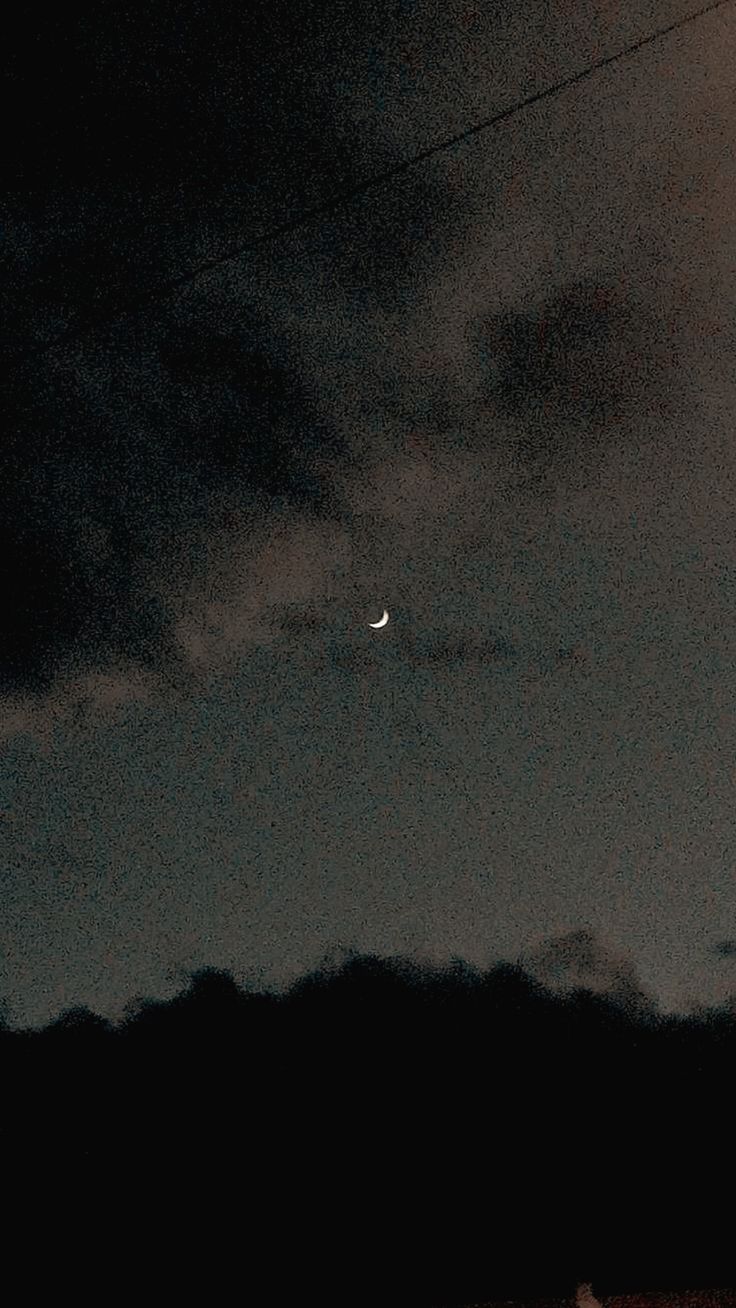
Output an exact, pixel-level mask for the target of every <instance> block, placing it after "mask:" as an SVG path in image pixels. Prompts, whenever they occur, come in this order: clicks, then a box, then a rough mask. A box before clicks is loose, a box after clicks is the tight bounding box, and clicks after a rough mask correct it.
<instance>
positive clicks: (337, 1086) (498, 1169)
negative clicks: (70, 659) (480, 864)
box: [0, 955, 736, 1308]
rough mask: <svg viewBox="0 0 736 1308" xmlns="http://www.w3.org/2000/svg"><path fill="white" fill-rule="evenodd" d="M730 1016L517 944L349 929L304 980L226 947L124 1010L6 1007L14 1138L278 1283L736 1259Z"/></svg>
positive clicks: (316, 1286)
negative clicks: (418, 951) (493, 953)
mask: <svg viewBox="0 0 736 1308" xmlns="http://www.w3.org/2000/svg"><path fill="white" fill-rule="evenodd" d="M735 1036H736V1020H735V1019H734V1015H733V1013H732V1012H729V1011H725V1010H723V1011H714V1012H711V1013H709V1014H707V1015H703V1017H702V1018H701V1019H699V1020H695V1019H692V1018H674V1017H671V1018H663V1017H661V1016H659V1015H658V1014H657V1013H656V1012H655V1011H654V1010H647V1011H644V1010H643V1009H642V1010H639V1011H634V1010H627V1008H626V1007H624V1005H623V1004H621V1003H616V1002H614V1001H613V1000H610V999H606V998H603V997H601V996H600V995H593V994H592V993H589V992H586V991H580V992H578V993H576V994H574V995H573V996H572V997H570V998H567V999H566V998H562V997H560V996H558V995H555V994H554V993H552V992H551V991H548V990H545V989H544V988H543V987H542V986H541V985H540V984H538V983H537V982H535V981H534V980H533V979H532V978H531V977H530V976H528V975H526V974H525V973H524V972H523V971H522V970H520V969H519V968H515V967H509V966H505V965H504V966H496V967H493V968H490V969H489V970H487V971H486V972H484V973H480V972H476V971H474V970H473V969H472V968H469V967H468V966H467V965H462V964H458V963H455V964H453V965H451V966H449V967H447V968H437V969H432V968H429V967H421V966H419V965H417V964H414V963H409V962H406V961H401V960H380V959H378V958H376V957H372V956H358V955H352V956H349V957H347V958H346V959H343V960H342V962H340V963H338V964H332V965H328V964H325V965H324V966H323V967H321V968H318V969H316V970H315V971H314V972H313V973H311V974H310V975H308V976H305V977H303V978H301V979H300V980H299V981H298V982H297V983H296V984H294V985H293V986H292V987H291V989H290V990H289V991H288V992H286V993H284V994H270V993H256V992H254V991H252V990H249V989H247V988H244V987H241V986H239V985H238V984H237V983H236V982H235V981H234V979H233V978H232V977H231V976H230V975H229V974H228V973H226V972H222V971H216V970H214V969H206V970H204V971H202V972H199V973H197V974H195V975H194V976H193V977H192V978H191V981H190V984H189V985H188V987H187V989H186V990H185V991H184V992H183V993H182V994H180V995H178V996H176V997H175V998H174V999H172V1000H171V1001H168V1002H161V1001H157V1002H152V1001H141V1002H140V1003H138V1004H137V1005H135V1006H133V1007H131V1008H130V1009H129V1011H128V1014H127V1016H126V1018H125V1020H124V1021H123V1022H122V1023H121V1024H120V1025H119V1026H117V1027H113V1026H111V1025H110V1024H108V1023H106V1022H104V1021H102V1020H101V1019H99V1018H96V1017H95V1016H94V1014H91V1013H89V1012H88V1011H86V1010H74V1011H73V1012H71V1013H67V1014H65V1015H64V1017H63V1018H61V1019H60V1020H58V1021H56V1022H54V1023H53V1024H52V1025H51V1026H49V1027H47V1028H45V1029H44V1030H42V1031H38V1032H21V1031H12V1030H8V1029H7V1028H5V1029H3V1030H2V1031H0V1044H1V1045H2V1048H3V1050H4V1052H5V1059H4V1062H5V1066H6V1077H5V1081H6V1086H7V1087H9V1088H10V1098H11V1101H12V1104H11V1107H10V1109H9V1110H8V1111H9V1114H10V1117H11V1118H12V1120H13V1122H14V1129H13V1132H12V1148H11V1149H10V1151H9V1157H10V1158H11V1160H12V1157H14V1156H15V1157H16V1158H17V1160H18V1162H22V1164H23V1165H24V1166H28V1165H30V1166H32V1167H33V1168H34V1169H35V1173H36V1175H39V1174H42V1173H44V1172H45V1171H47V1170H48V1171H49V1172H54V1171H55V1172H56V1173H57V1174H63V1175H64V1176H66V1177H67V1178H73V1177H76V1178H77V1179H79V1178H82V1180H83V1182H84V1186H85V1187H86V1190H85V1193H86V1194H87V1196H88V1198H89V1196H91V1195H93V1194H97V1195H99V1194H101V1193H102V1194H104V1193H106V1191H107V1190H108V1189H109V1188H111V1189H112V1190H113V1191H114V1192H115V1194H116V1195H117V1196H118V1198H120V1196H121V1195H124V1196H125V1202H126V1203H127V1204H129V1205H130V1206H131V1210H133V1209H135V1211H136V1212H139V1211H141V1208H140V1205H143V1208H144V1209H145V1208H146V1207H147V1205H148V1204H151V1203H152V1202H153V1199H152V1196H154V1195H155V1205H156V1212H157V1213H158V1218H157V1220H158V1221H160V1222H161V1223H162V1224H163V1225H162V1228H161V1229H162V1232H163V1229H164V1227H165V1226H166V1222H167V1221H168V1220H172V1221H173V1220H174V1219H173V1218H172V1217H171V1214H172V1213H175V1214H176V1219H175V1226H176V1229H177V1231H178V1235H177V1239H178V1240H181V1239H182V1238H183V1237H182V1231H183V1230H186V1231H189V1229H190V1226H191V1237H189V1236H187V1239H189V1238H191V1240H192V1241H195V1242H196V1245H197V1247H199V1248H204V1247H205V1246H208V1242H209V1241H211V1240H214V1239H216V1240H218V1241H220V1242H223V1248H224V1247H225V1246H228V1247H230V1246H229V1245H228V1241H229V1240H230V1239H231V1238H232V1239H233V1240H234V1241H235V1243H234V1245H233V1246H232V1247H231V1249H230V1254H228V1255H227V1258H229V1257H231V1256H232V1258H233V1259H234V1260H235V1262H236V1263H237V1275H238V1276H239V1278H240V1280H239V1285H240V1286H241V1288H242V1290H243V1293H244V1294H245V1295H252V1301H253V1302H258V1303H274V1304H276V1303H287V1302H289V1298H290V1296H291V1295H296V1294H298V1295H299V1296H301V1295H305V1296H310V1297H315V1298H316V1299H317V1300H318V1301H319V1302H320V1303H325V1304H328V1303H329V1304H331V1303H338V1302H340V1303H350V1304H355V1303H364V1302H365V1303H369V1302H371V1303H380V1304H381V1305H383V1304H390V1303H396V1304H399V1303H400V1304H402V1305H410V1304H412V1305H416V1306H417V1308H418V1306H419V1305H427V1308H428V1306H429V1305H430V1304H433V1303H437V1304H448V1305H451V1304H453V1303H457V1304H459V1303H462V1302H469V1301H476V1302H477V1301H478V1300H480V1299H481V1298H484V1297H485V1298H488V1297H490V1296H492V1295H496V1296H500V1295H511V1294H517V1295H518V1294H522V1293H524V1294H534V1293H536V1294H569V1293H570V1292H571V1288H572V1287H573V1286H574V1285H575V1283H576V1281H578V1280H579V1279H580V1277H581V1275H585V1276H590V1277H592V1278H593V1279H595V1277H596V1276H598V1277H599V1278H603V1279H605V1278H608V1283H609V1284H612V1285H613V1288H618V1289H619V1290H623V1289H626V1288H634V1289H636V1288H637V1287H642V1288H643V1287H646V1286H647V1285H649V1286H655V1287H656V1286H663V1287H666V1286H668V1285H669V1286H671V1287H672V1288H673V1289H674V1288H675V1287H676V1286H678V1285H680V1286H686V1285H690V1286H692V1285H698V1284H700V1285H708V1284H710V1285H718V1284H721V1285H723V1284H728V1283H729V1281H732V1280H733V1255H732V1253H731V1252H730V1250H731V1243H730V1241H729V1240H728V1238H727V1232H728V1226H729V1220H728V1205H724V1201H723V1199H722V1197H721V1181H722V1177H723V1175H724V1167H727V1165H728V1164H729V1163H730V1164H732V1162H733V1134H734V1128H733V1112H732V1106H731V1104H730V1100H731V1090H732V1081H733V1055H734V1049H735V1048H736V1040H735V1038H734V1037H735ZM9 1165H10V1164H9ZM70 1183H71V1181H70ZM182 1195H186V1203H185V1204H184V1207H183V1208H182ZM167 1214H168V1217H167ZM167 1229H168V1228H167ZM236 1232H237V1234H236ZM225 1233H229V1234H227V1235H226V1234H225ZM159 1238H160V1248H159V1250H158V1253H156V1250H155V1249H154V1255H155V1257H158V1256H160V1257H163V1256H164V1254H163V1250H164V1245H165V1239H164V1235H163V1233H162V1234H161V1235H160V1237H157V1239H159ZM154 1243H155V1241H154ZM218 1247H219V1246H218ZM275 1249H277V1250H278V1251H279V1252H278V1253H275V1252H274V1250H275ZM222 1257H223V1258H225V1257H226V1256H225V1254H224V1253H223V1254H222ZM226 1261H227V1259H226ZM218 1267H219V1264H218ZM170 1274H171V1275H172V1276H175V1271H174V1270H171V1269H170ZM203 1274H204V1273H203ZM167 1275H168V1273H167ZM192 1276H194V1270H193V1269H192ZM187 1284H189V1281H187ZM203 1284H204V1283H203ZM191 1285H192V1286H193V1285H194V1280H192V1281H191ZM203 1293H205V1291H204V1290H203ZM210 1293H214V1291H210ZM246 1301H247V1300H246Z"/></svg>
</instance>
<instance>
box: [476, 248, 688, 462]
mask: <svg viewBox="0 0 736 1308" xmlns="http://www.w3.org/2000/svg"><path fill="white" fill-rule="evenodd" d="M469 335H470V338H471V340H473V341H474V342H475V347H474V348H475V349H476V350H477V352H478V354H477V357H478V361H479V366H480V367H481V369H482V370H483V371H484V372H485V383H484V385H482V392H483V393H484V394H485V397H486V399H487V401H488V403H490V404H492V406H493V409H494V411H495V412H497V413H498V414H499V415H501V416H503V417H504V418H506V419H507V420H511V421H516V422H517V423H519V422H520V423H521V429H522V433H523V434H522V435H521V436H520V437H519V439H518V442H517V447H516V458H517V460H518V464H519V467H520V468H521V469H522V470H523V471H524V473H525V475H526V477H528V478H530V479H531V480H532V481H534V480H538V479H542V480H544V479H545V478H547V477H548V476H550V475H553V476H556V477H557V476H559V474H560V473H561V472H562V471H572V470H574V469H575V467H576V465H577V464H578V463H579V461H580V460H581V458H582V459H583V460H585V465H586V466H588V460H589V459H590V458H591V457H593V458H595V457H600V451H601V449H602V448H603V449H605V448H606V444H602V443H609V442H610V441H612V440H615V441H620V440H622V439H626V433H627V430H628V428H629V427H630V425H631V424H632V421H633V422H634V423H635V434H636V439H637V441H638V442H641V441H642V439H643V438H644V436H645V434H646V430H645V427H644V426H643V425H642V422H641V414H642V410H644V411H646V410H647V409H649V410H656V412H657V414H658V417H659V418H660V419H661V416H662V411H663V410H664V411H667V410H670V411H672V412H674V408H675V403H674V401H675V393H680V387H681V382H680V381H679V380H678V371H679V368H680V364H681V358H680V351H679V349H678V346H677V342H676V339H675V337H674V334H673V333H672V332H671V331H669V330H668V325H667V324H666V322H664V321H663V320H662V317H661V310H660V309H659V308H658V306H656V305H655V304H653V303H651V304H648V303H647V301H646V296H645V297H644V298H642V295H641V291H640V290H639V289H637V288H635V287H633V286H632V287H630V286H628V285H627V283H626V281H624V280H623V278H622V279H619V280H616V281H614V280H612V279H611V277H610V274H609V273H607V272H604V271H602V272H601V276H600V279H598V280H595V279H593V278H590V279H586V280H580V281H571V282H570V283H569V284H568V285H566V286H564V287H561V288H559V289H557V290H555V291H554V293H552V294H548V295H546V296H545V297H544V298H543V299H539V300H538V302H537V303H536V304H535V305H534V306H533V307H532V308H530V309H528V310H525V311H523V312H520V311H518V310H515V309H505V310H504V311H503V312H501V313H495V314H493V315H491V316H490V318H486V317H484V316H482V317H480V318H479V320H478V322H477V323H476V324H473V325H472V327H471V329H470V332H469ZM673 388H674V391H673Z"/></svg>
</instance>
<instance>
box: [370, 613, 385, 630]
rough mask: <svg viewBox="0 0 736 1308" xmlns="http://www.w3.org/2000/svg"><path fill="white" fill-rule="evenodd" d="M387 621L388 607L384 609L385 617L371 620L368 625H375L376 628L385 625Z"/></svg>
mask: <svg viewBox="0 0 736 1308" xmlns="http://www.w3.org/2000/svg"><path fill="white" fill-rule="evenodd" d="M387 622H388V609H384V610H383V617H382V618H381V620H380V622H369V623H368V626H369V627H373V628H374V629H375V628H376V627H385V626H386V623H387Z"/></svg>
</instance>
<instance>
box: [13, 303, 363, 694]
mask: <svg viewBox="0 0 736 1308" xmlns="http://www.w3.org/2000/svg"><path fill="white" fill-rule="evenodd" d="M239 319H240V320H239V321H238V322H237V323H236V324H235V325H233V326H231V327H229V328H224V327H223V326H222V325H219V326H218V325H216V324H214V325H213V324H212V323H211V322H210V320H209V317H208V315H207V313H206V312H202V313H201V316H199V317H198V315H197V313H196V311H195V312H193V313H189V314H186V313H185V312H183V311H179V312H178V313H175V314H173V315H172V314H167V313H165V312H164V313H163V314H162V315H160V316H159V317H158V318H157V319H156V321H155V322H154V323H151V322H150V320H149V322H148V323H147V328H148V330H149V331H150V333H151V339H152V342H153V344H152V345H151V346H150V347H149V348H148V349H146V350H145V351H144V352H143V355H142V356H139V354H138V353H137V351H136V347H135V339H134V335H133V337H131V334H130V330H129V329H127V328H123V329H120V330H119V331H117V332H113V334H112V338H111V339H110V340H108V341H103V342H101V343H100V342H93V343H90V344H88V345H86V346H84V347H83V348H81V349H80V350H79V351H78V352H77V354H76V357H73V358H71V359H67V360H66V361H65V363H64V365H63V366H61V367H59V368H53V369H52V367H51V366H50V365H48V366H47V367H46V369H45V370H40V371H39V372H37V373H36V374H35V375H33V376H31V375H29V374H28V373H25V374H24V375H23V376H22V377H19V378H18V379H17V382H16V386H15V392H14V395H13V396H12V404H11V407H10V410H9V411H8V412H7V414H6V419H7V428H6V431H7V441H6V444H5V445H4V448H3V451H2V455H0V465H1V472H2V482H3V503H2V508H1V509H0V544H1V545H2V550H3V559H4V567H3V573H2V583H1V584H2V596H1V598H0V610H1V611H2V613H3V627H4V642H3V646H2V651H1V652H0V682H1V683H2V685H3V686H4V688H5V689H6V690H10V691H15V690H35V689H43V688H48V686H49V685H50V684H51V683H52V682H53V679H54V677H55V676H57V675H58V673H59V672H60V671H61V670H62V669H63V668H64V667H65V666H74V668H75V669H77V670H83V669H84V668H86V667H93V668H94V667H96V666H104V665H105V664H106V662H108V661H110V660H112V661H115V660H116V659H118V658H120V657H122V656H125V657H126V658H129V659H131V660H133V661H140V660H142V661H144V662H146V661H153V662H154V663H156V662H158V661H160V660H161V659H162V658H164V657H167V658H172V657H174V651H173V648H172V644H171V633H170V623H169V619H168V617H167V614H166V612H165V607H164V605H163V603H162V601H161V599H160V598H159V597H158V596H157V594H156V593H155V592H156V589H157V588H156V586H152V584H151V583H152V577H153V578H156V577H163V575H164V574H165V570H166V563H165V559H166V558H167V557H168V558H170V557H171V556H172V553H176V554H179V555H180V554H182V553H183V554H187V553H188V555H189V565H190V567H191V569H192V570H194V571H195V572H196V570H197V569H198V567H199V564H198V559H197V548H198V545H197V542H198V540H199V541H200V546H201V538H202V534H203V533H204V535H205V537H206V534H207V529H208V524H210V522H211V518H212V515H213V513H218V512H220V510H221V507H222V505H223V504H224V503H227V502H228V500H230V501H231V502H232V504H233V505H234V506H235V507H236V508H238V509H239V510H240V511H241V512H242V511H246V513H247V510H248V509H249V508H250V510H251V511H253V512H257V513H258V514H260V515H261V516H263V515H265V516H266V517H268V516H269V515H273V516H277V515H278V514H279V513H285V512H288V513H289V514H291V515H296V517H297V518H298V517H299V515H304V516H306V517H308V518H314V519H321V518H326V519H327V520H329V519H330V518H331V517H334V516H335V512H336V507H335V505H334V503H333V502H332V500H331V493H330V491H329V489H328V485H327V479H326V477H325V472H324V470H325V467H326V466H327V465H328V464H329V462H330V460H333V461H334V459H335V458H336V457H337V456H338V454H339V450H340V445H339V441H338V440H337V438H336V437H335V435H334V433H333V432H332V431H331V429H330V426H329V423H328V422H326V421H325V420H324V419H323V418H322V417H321V416H320V414H319V411H318V407H317V404H316V401H315V400H314V397H312V396H310V395H308V394H307V393H306V391H305V388H304V386H303V384H302V383H301V382H300V379H299V377H298V376H297V374H296V372H295V370H294V367H293V365H292V364H291V363H290V361H289V360H288V358H287V357H285V355H284V352H283V350H281V349H280V348H279V344H278V342H275V341H274V340H273V337H272V336H271V335H270V334H269V332H268V331H267V330H266V329H265V328H264V327H263V325H262V324H260V323H259V322H258V320H257V317H256V316H254V315H253V314H251V313H249V312H248V310H247V307H246V308H243V309H242V310H241V312H240V315H239ZM31 470H32V471H31Z"/></svg>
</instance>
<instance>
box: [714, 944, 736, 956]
mask: <svg viewBox="0 0 736 1308" xmlns="http://www.w3.org/2000/svg"><path fill="white" fill-rule="evenodd" d="M714 952H715V953H716V954H718V956H719V957H720V958H736V940H719V941H718V944H717V945H716V946H715V951H714Z"/></svg>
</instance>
